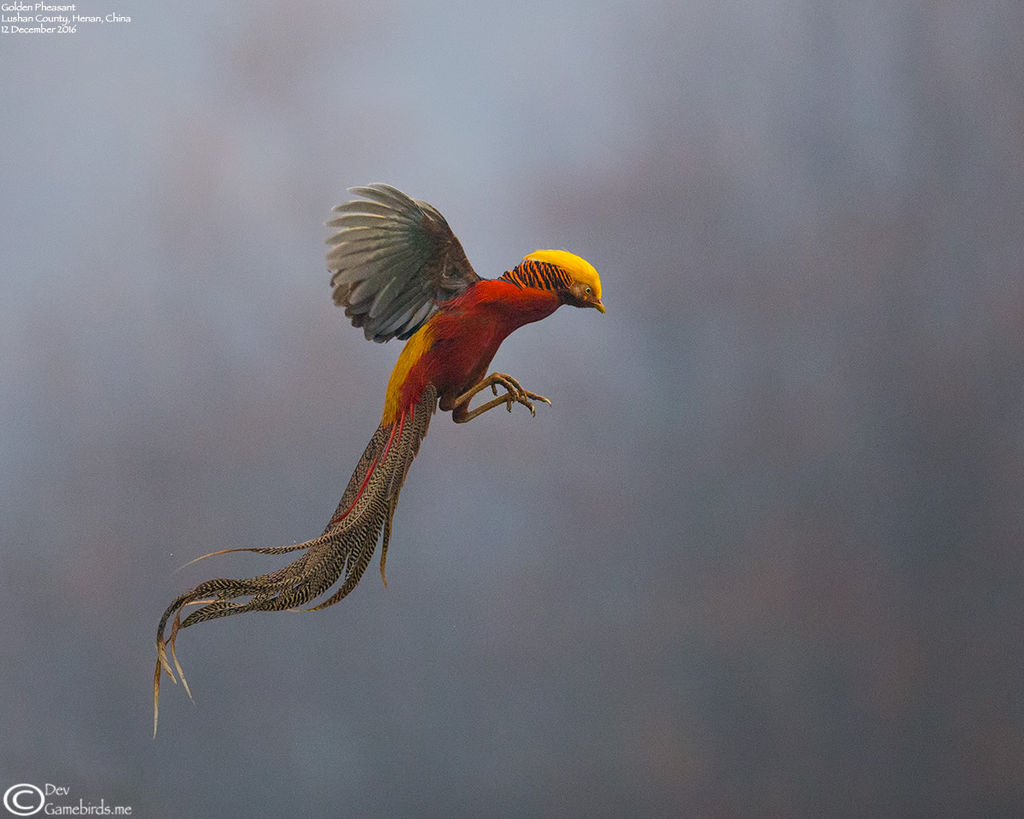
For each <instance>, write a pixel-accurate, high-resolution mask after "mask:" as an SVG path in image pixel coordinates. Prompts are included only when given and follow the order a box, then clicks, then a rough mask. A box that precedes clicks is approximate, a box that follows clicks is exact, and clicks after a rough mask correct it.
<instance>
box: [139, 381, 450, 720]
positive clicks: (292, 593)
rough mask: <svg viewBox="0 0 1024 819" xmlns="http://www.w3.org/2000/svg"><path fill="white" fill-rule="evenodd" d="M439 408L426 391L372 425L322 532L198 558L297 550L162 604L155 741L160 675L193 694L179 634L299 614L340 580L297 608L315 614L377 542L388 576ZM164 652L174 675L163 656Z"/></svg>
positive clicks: (358, 572) (338, 595) (355, 574)
mask: <svg viewBox="0 0 1024 819" xmlns="http://www.w3.org/2000/svg"><path fill="white" fill-rule="evenodd" d="M436 408H437V392H436V390H435V389H434V387H432V386H428V387H427V388H426V390H424V392H423V395H422V396H421V397H420V400H419V403H417V404H414V405H412V406H411V407H410V408H409V409H408V410H406V411H405V412H404V413H403V414H401V415H400V416H399V418H398V420H396V421H395V422H394V423H392V424H387V425H385V424H382V425H381V426H380V427H378V428H377V431H376V433H374V436H373V438H371V439H370V443H369V444H368V445H367V447H366V450H365V451H364V452H363V455H362V457H361V458H360V459H359V463H358V465H357V466H356V469H355V471H354V472H353V473H352V477H351V478H350V479H349V482H348V486H347V487H346V489H345V493H344V494H343V495H342V497H341V501H340V502H339V504H338V508H337V510H336V511H335V513H334V514H333V515H332V516H331V519H330V521H329V522H328V524H327V527H326V528H325V529H324V531H323V534H321V535H319V536H318V537H315V538H313V539H312V540H307V541H306V542H304V543H296V544H294V545H291V546H276V547H244V548H238V549H224V550H221V551H218V552H211V553H210V554H208V555H204V556H203V558H196V559H197V560H201V559H204V558H207V557H213V556H215V555H221V554H226V553H229V552H256V553H258V554H270V555H277V554H285V553H288V552H295V551H301V552H302V554H301V555H299V556H298V557H297V558H296V559H295V560H294V561H292V562H291V563H289V564H288V565H287V566H283V567H281V568H279V569H275V570H274V571H272V572H268V573H266V574H262V575H258V576H256V577H248V578H242V579H230V578H216V579H213V580H207V581H205V582H203V583H200V584H199V585H198V586H196V587H195V588H193V589H191V590H190V591H187V592H185V593H184V594H181V595H179V596H178V597H177V598H176V599H175V600H174V602H173V603H171V605H170V606H168V607H167V610H166V611H165V612H164V614H163V617H161V618H160V625H159V626H158V627H157V637H156V648H157V664H156V673H155V675H154V680H153V735H154V736H155V735H156V727H157V717H158V713H159V712H158V704H159V699H160V679H161V676H162V674H161V671H163V672H165V673H166V674H167V675H168V676H169V677H170V678H171V680H172V681H174V682H177V679H176V676H175V670H176V671H177V676H180V677H181V680H182V684H183V686H184V688H185V691H186V692H187V693H188V695H189V697H191V696H192V694H191V691H190V690H189V687H188V683H187V682H186V680H185V675H184V674H183V673H182V670H181V665H180V664H179V663H178V658H177V655H176V653H175V640H176V639H177V635H178V632H179V631H180V630H181V629H184V628H188V627H189V626H194V625H195V624H196V623H202V622H205V621H207V620H214V619H216V618H218V617H229V616H231V615H234V614H243V613H245V612H249V611H295V610H300V607H302V606H304V605H305V604H306V603H309V602H310V601H311V600H314V599H316V598H317V597H319V596H320V595H322V594H324V593H325V592H327V591H328V590H329V589H330V588H331V587H333V586H334V585H335V584H336V583H337V582H338V581H339V580H341V585H340V586H339V587H338V589H337V590H336V591H335V592H334V594H333V595H331V596H330V597H329V598H328V599H326V600H324V601H323V602H322V603H320V604H319V605H316V606H313V607H312V608H308V609H301V610H303V611H316V610H318V609H323V608H327V607H328V606H333V605H334V604H335V603H337V602H338V601H339V600H341V599H342V598H343V597H345V596H346V595H347V594H348V593H349V592H350V591H352V589H354V588H355V586H356V584H357V583H358V582H359V580H360V578H362V576H363V573H364V572H365V571H366V567H367V566H368V565H369V564H370V560H371V559H372V558H373V553H374V551H375V549H376V547H377V541H378V540H382V545H381V561H380V571H381V577H382V578H385V570H384V567H385V562H386V560H387V549H388V541H389V540H390V538H391V524H392V520H393V519H394V515H395V508H396V507H397V506H398V496H399V493H400V492H401V490H402V485H403V483H404V482H405V476H406V474H407V473H408V471H409V467H410V465H411V464H412V461H413V459H414V458H415V457H416V453H417V452H418V451H419V447H420V442H421V441H422V440H423V438H424V437H425V436H426V434H427V427H428V426H429V424H430V417H431V415H432V414H433V413H434V411H435V409H436ZM382 533H383V538H381V535H382ZM192 562H195V561H192ZM385 585H386V579H385ZM243 598H248V599H247V600H245V599H243ZM187 606H200V608H198V609H196V610H194V611H192V612H191V613H190V614H188V616H186V617H185V618H184V619H182V611H183V610H184V609H185V607H187ZM172 617H173V621H172V622H171V632H170V634H169V635H167V636H166V637H165V634H166V631H167V623H168V621H171V618H172ZM168 647H169V648H170V651H171V661H172V662H173V664H174V670H172V668H171V664H170V663H169V662H168V659H167V648H168Z"/></svg>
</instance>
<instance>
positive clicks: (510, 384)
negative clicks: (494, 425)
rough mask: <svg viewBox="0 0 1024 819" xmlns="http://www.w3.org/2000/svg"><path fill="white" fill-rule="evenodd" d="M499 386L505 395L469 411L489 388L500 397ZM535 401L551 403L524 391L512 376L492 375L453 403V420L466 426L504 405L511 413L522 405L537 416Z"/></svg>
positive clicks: (533, 393) (503, 374)
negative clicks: (515, 407) (471, 405)
mask: <svg viewBox="0 0 1024 819" xmlns="http://www.w3.org/2000/svg"><path fill="white" fill-rule="evenodd" d="M499 386H501V387H504V388H505V395H501V396H498V397H497V398H494V399H492V400H490V401H488V402H487V403H486V404H481V405H480V406H479V407H477V408H476V409H474V410H471V409H469V402H470V400H471V399H472V398H473V396H474V395H476V394H477V393H478V392H480V391H481V390H483V389H486V388H487V387H490V388H491V392H492V393H494V395H498V387H499ZM534 401H543V402H544V403H545V404H550V403H551V402H550V401H549V400H548V399H547V398H545V397H544V396H543V395H538V394H537V393H535V392H530V391H529V390H524V389H523V385H522V384H520V383H519V382H518V381H516V380H515V379H514V378H513V377H512V376H510V375H505V373H491V374H490V375H489V376H487V377H486V378H484V379H482V380H481V381H480V382H479V383H478V384H474V385H473V386H472V387H470V388H469V389H468V390H466V391H465V392H464V393H462V395H460V396H459V397H458V398H456V399H455V400H454V401H452V405H451V411H452V420H453V421H454V422H455V423H457V424H464V423H466V422H467V421H471V420H472V419H474V418H476V417H477V416H478V415H483V413H485V412H487V410H492V409H494V408H495V407H500V406H501V405H502V404H504V405H505V408H506V409H507V410H508V411H509V412H512V405H513V404H522V405H523V406H524V407H526V408H527V409H528V410H529V411H530V413H531V414H532V415H536V414H537V410H536V409H535V408H534V406H533V402H534ZM442 409H447V407H443V406H442Z"/></svg>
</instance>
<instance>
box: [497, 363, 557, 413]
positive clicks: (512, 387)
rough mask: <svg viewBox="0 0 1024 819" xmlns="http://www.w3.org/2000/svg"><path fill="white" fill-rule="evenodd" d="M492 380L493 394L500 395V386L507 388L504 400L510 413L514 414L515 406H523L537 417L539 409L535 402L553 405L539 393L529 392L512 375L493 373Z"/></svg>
mask: <svg viewBox="0 0 1024 819" xmlns="http://www.w3.org/2000/svg"><path fill="white" fill-rule="evenodd" d="M490 378H491V393H492V394H494V395H497V394H498V385H499V384H500V385H501V386H502V387H504V388H505V391H506V392H505V395H504V396H502V398H503V400H504V402H505V409H507V410H508V411H509V412H512V405H513V404H522V405H523V406H524V407H526V408H527V409H528V410H529V411H530V414H531V415H533V416H536V415H537V409H536V407H534V405H533V402H534V401H543V402H544V403H545V404H547V405H548V406H550V405H551V401H550V400H549V399H547V398H545V397H544V396H543V395H540V394H539V393H535V392H530V391H529V390H527V389H524V388H523V385H522V384H520V383H519V382H518V381H517V380H516V379H514V378H513V377H512V376H510V375H506V374H505V373H492V374H491V376H490Z"/></svg>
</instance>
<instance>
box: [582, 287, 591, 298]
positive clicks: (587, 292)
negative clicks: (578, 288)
mask: <svg viewBox="0 0 1024 819" xmlns="http://www.w3.org/2000/svg"><path fill="white" fill-rule="evenodd" d="M583 292H584V293H586V294H587V295H588V296H589V295H590V288H589V287H587V288H584V290H583Z"/></svg>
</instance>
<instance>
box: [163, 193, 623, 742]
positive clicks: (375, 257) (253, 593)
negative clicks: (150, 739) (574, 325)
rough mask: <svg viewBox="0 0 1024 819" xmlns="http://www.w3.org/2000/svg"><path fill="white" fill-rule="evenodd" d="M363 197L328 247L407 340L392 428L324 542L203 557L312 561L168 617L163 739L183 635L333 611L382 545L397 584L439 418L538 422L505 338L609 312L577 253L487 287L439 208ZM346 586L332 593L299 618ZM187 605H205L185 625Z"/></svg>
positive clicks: (180, 602) (339, 279)
mask: <svg viewBox="0 0 1024 819" xmlns="http://www.w3.org/2000/svg"><path fill="white" fill-rule="evenodd" d="M351 192H352V193H353V194H355V195H357V196H359V197H361V198H359V199H354V200H352V201H350V202H346V203H344V204H341V205H338V206H337V207H336V208H334V211H333V212H334V214H335V215H334V216H333V218H332V219H331V220H330V221H328V222H327V225H328V226H329V227H331V228H336V229H337V230H336V232H334V233H333V235H331V236H330V238H328V240H327V242H328V244H329V245H330V249H329V251H328V253H327V262H328V269H329V270H330V271H331V273H332V274H333V275H332V277H331V287H333V289H334V302H335V304H337V305H339V306H341V307H344V308H345V315H346V316H348V317H349V318H350V319H351V321H352V324H353V325H355V326H356V327H361V328H362V329H363V333H364V335H365V336H366V338H367V339H371V340H373V341H378V342H383V341H388V340H389V339H392V338H399V339H402V340H405V339H408V340H407V341H406V344H405V347H403V348H402V352H401V354H400V355H399V356H398V362H397V363H396V364H395V369H394V371H393V372H392V373H391V378H390V379H389V381H388V387H387V392H386V393H385V396H384V414H383V417H382V418H381V422H380V426H379V427H377V431H376V432H375V433H374V435H373V437H372V438H371V439H370V443H369V444H368V445H367V447H366V450H365V452H363V456H362V458H360V459H359V463H358V464H357V465H356V469H355V472H353V473H352V477H351V479H350V480H349V482H348V486H347V488H346V489H345V493H344V494H343V495H342V497H341V502H340V503H339V504H338V508H337V509H336V510H335V512H334V514H333V515H332V516H331V519H330V521H329V522H328V524H327V527H326V528H325V529H324V531H323V534H321V535H320V536H319V537H315V538H313V539H312V540H307V541H306V542H304V543H296V544H294V545H291V546H278V547H265V548H264V547H252V548H238V549H224V550H221V551H217V552H212V553H210V554H208V555H204V557H213V556H214V555H222V554H227V553H228V552H256V553H259V554H267V555H279V554H286V553H292V552H299V553H300V554H299V556H298V557H297V558H296V559H295V560H293V561H292V562H291V563H289V564H288V565H286V566H283V567H282V568H279V569H276V570H274V571H271V572H268V573H266V574H262V575H259V576H257V577H248V578H242V579H237V580H234V579H229V578H216V579H214V580H207V581H205V582H204V583H200V584H199V585H198V586H196V587H195V588H193V589H191V590H190V591H187V592H185V593H184V594H181V595H179V596H178V597H177V598H176V599H175V600H174V602H172V603H171V605H170V606H168V607H167V610H166V611H165V612H164V614H163V617H161V618H160V625H159V626H158V627H157V636H156V649H157V663H156V673H155V674H154V678H153V735H154V736H155V735H156V728H157V718H158V713H159V710H158V706H159V700H160V680H161V677H162V672H166V674H167V675H168V676H169V677H170V678H171V680H173V681H174V682H177V678H176V676H175V671H177V676H178V677H180V678H181V682H182V684H183V686H184V688H185V691H186V692H187V693H188V695H189V697H190V698H191V696H192V692H191V690H190V689H189V687H188V682H187V681H186V679H185V675H184V673H182V670H181V665H180V663H179V662H178V657H177V653H176V651H175V641H176V639H177V636H178V632H179V631H180V630H181V629H185V628H188V627H189V626H194V625H196V623H202V622H205V621H207V620H213V619H215V618H217V617H228V616H230V615H233V614H242V613H244V612H249V611H294V610H297V609H301V610H303V611H316V610H317V609H323V608H326V607H327V606H332V605H334V604H335V603H337V602H338V601H339V600H341V599H342V598H343V597H345V595H347V594H348V593H349V592H350V591H352V589H353V588H355V586H356V584H357V583H358V582H359V579H360V578H361V577H362V576H363V572H364V571H365V570H366V567H367V566H368V565H369V563H370V560H371V558H372V557H373V553H374V550H375V549H376V546H377V542H378V540H380V541H381V554H380V573H381V578H382V579H384V581H385V585H386V583H387V580H386V575H385V572H384V567H385V562H386V560H387V553H388V542H389V541H390V539H391V524H392V521H393V519H394V516H395V507H396V506H397V505H398V494H399V492H400V491H401V489H402V484H403V483H404V482H405V476H406V473H407V472H408V471H409V466H410V465H411V464H412V461H413V458H415V457H416V453H417V451H418V450H419V446H420V442H421V441H422V440H423V438H424V437H425V436H426V434H427V426H428V424H429V423H430V418H431V416H432V415H433V414H434V412H435V411H436V410H437V408H438V407H440V408H441V410H442V411H444V412H451V414H452V420H453V421H455V422H456V423H458V424H462V423H465V422H467V421H470V420H472V419H473V418H476V417H477V416H479V415H481V414H483V413H485V412H487V411H488V410H492V409H495V408H496V407H502V406H504V407H505V408H506V409H507V410H508V411H509V412H512V406H513V405H514V404H522V405H523V406H524V407H526V408H527V409H528V410H529V411H530V413H531V414H532V415H536V409H535V407H534V402H535V401H537V402H543V403H545V404H550V403H551V402H550V401H549V400H548V399H547V398H545V397H544V396H542V395H538V394H537V393H534V392H530V391H529V390H526V389H524V388H523V386H522V385H521V384H520V383H519V382H518V381H517V380H516V379H515V378H513V377H512V376H510V375H506V374H505V373H499V372H492V373H491V374H490V375H487V374H486V373H487V368H488V366H489V365H490V363H491V359H492V358H494V354H495V353H496V352H497V350H498V347H499V346H500V344H501V342H502V341H504V340H505V338H506V337H507V336H508V335H509V334H510V333H511V332H512V331H513V330H516V329H518V328H519V327H522V326H523V325H524V324H529V323H530V322H533V321H539V320H540V319H542V318H546V317H547V316H549V315H551V314H552V313H553V312H555V310H557V309H558V308H559V307H560V306H561V305H563V304H569V305H572V306H573V307H593V308H595V309H597V310H599V311H601V312H602V313H603V312H604V304H603V303H602V302H601V280H600V278H599V277H598V275H597V271H596V270H595V269H594V267H593V266H592V265H591V264H590V263H589V262H587V261H586V260H584V259H582V258H580V257H579V256H576V255H574V254H572V253H569V252H567V251H564V250H537V251H535V252H533V253H531V254H530V255H528V256H526V257H525V258H524V259H523V260H522V261H521V262H520V263H519V264H518V265H516V267H514V268H513V269H511V270H509V271H507V272H506V273H504V274H503V275H501V276H499V277H498V278H496V279H482V278H480V277H479V276H478V275H477V274H476V273H475V272H474V270H473V267H472V266H471V265H470V263H469V260H468V259H467V258H466V254H465V251H463V249H462V245H461V244H460V243H459V240H458V239H457V238H456V237H455V234H454V233H452V231H451V228H449V227H448V223H447V222H446V221H445V218H444V217H443V216H442V215H441V214H440V213H439V212H438V211H437V210H436V209H435V208H434V207H433V206H431V205H429V204H427V203H426V202H421V201H418V200H415V199H412V198H410V197H409V196H407V195H406V194H404V193H402V192H401V191H400V190H398V189H397V188H393V187H391V186H390V185H382V184H374V185H368V186H366V187H359V188H352V189H351ZM488 388H490V391H491V396H490V397H489V400H486V401H485V402H484V403H482V404H480V405H478V406H477V407H475V408H474V409H470V401H471V400H472V399H473V397H474V396H476V395H477V394H478V393H480V392H483V391H484V390H487V389H488ZM201 559H202V558H197V560H201ZM336 584H338V585H337V588H336V589H335V590H334V592H333V593H332V594H331V595H330V596H329V597H327V598H326V599H324V600H322V601H321V602H319V603H318V604H317V605H314V606H312V607H310V608H304V609H303V608H301V607H303V606H305V605H306V604H307V603H309V602H310V601H312V600H314V599H315V598H319V597H320V596H321V595H324V594H326V593H327V592H328V591H330V590H331V589H332V588H333V587H334V586H335V585H336ZM187 606H199V608H197V609H195V610H194V611H192V612H191V613H189V614H188V615H187V616H186V617H185V618H184V619H182V616H181V615H182V611H183V609H184V608H185V607H187ZM168 621H171V626H170V634H169V635H168V634H167V624H168ZM168 649H170V661H169V660H168ZM171 663H173V669H172V667H171Z"/></svg>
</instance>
